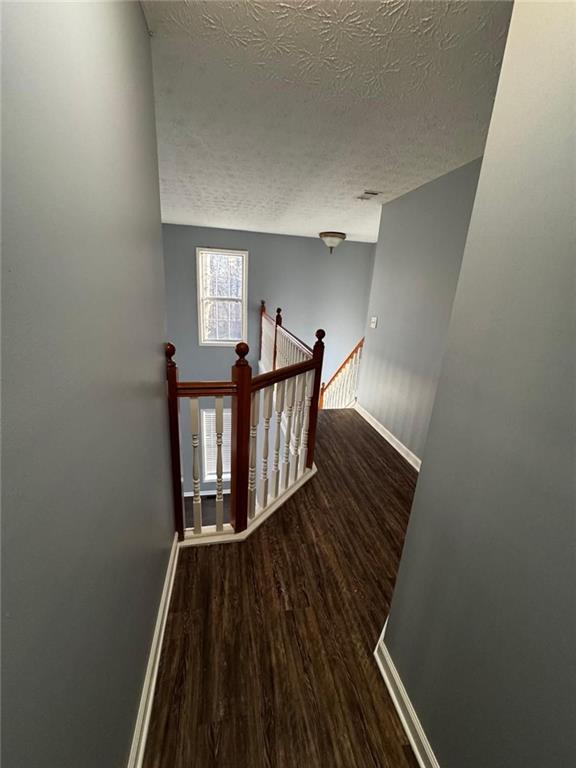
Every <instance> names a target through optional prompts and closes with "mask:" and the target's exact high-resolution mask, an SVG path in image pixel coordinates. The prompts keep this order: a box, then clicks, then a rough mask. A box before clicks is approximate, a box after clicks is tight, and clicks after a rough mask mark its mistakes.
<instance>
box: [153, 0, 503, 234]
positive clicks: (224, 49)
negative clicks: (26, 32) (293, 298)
mask: <svg viewBox="0 0 576 768" xmlns="http://www.w3.org/2000/svg"><path fill="white" fill-rule="evenodd" d="M144 9H145V13H146V18H147V21H148V25H149V28H150V31H151V33H152V36H153V39H152V51H153V62H154V83H155V96H156V120H157V130H158V144H159V162H160V179H161V195H162V216H163V220H164V221H165V222H170V223H178V224H196V225H202V226H209V227H224V228H228V229H231V228H235V229H244V230H254V231H260V232H277V233H281V234H298V235H312V236H314V235H316V234H317V233H318V232H319V231H320V230H322V229H339V230H343V231H345V232H347V233H348V237H349V238H350V239H353V240H364V241H375V240H376V238H377V235H378V221H379V213H380V208H379V204H380V203H382V202H386V201H388V200H392V199H393V198H395V197H398V196H399V195H402V194H404V193H406V192H409V191H411V190H413V189H415V188H416V187H419V186H420V185H422V184H424V183H426V182H428V181H430V180H432V179H434V178H437V177H439V176H441V175H442V174H444V173H447V172H448V171H450V170H453V169H454V168H457V167H458V166H461V165H463V164H464V163H467V162H469V161H470V160H473V159H474V158H476V157H478V156H480V155H481V154H482V152H483V148H484V141H485V137H486V132H487V128H488V123H489V120H490V114H491V111H492V104H493V100H494V95H495V92H496V85H497V81H498V75H499V71H500V64H501V59H502V55H503V50H504V45H505V41H506V34H507V30H508V22H509V18H510V12H511V4H510V3H507V2H476V1H474V2H460V1H459V0H452V1H451V2H437V1H436V0H435V1H434V2H420V1H419V0H418V1H414V0H388V1H385V2H381V1H377V0H361V1H360V2H350V1H348V0H331V1H327V0H324V1H320V0H286V1H282V2H281V1H280V0H276V1H270V0H269V1H268V2H261V1H260V0H236V2H223V1H221V0H209V1H207V2H204V1H200V0H193V1H189V2H145V3H144ZM365 189H374V190H378V191H380V192H382V195H380V196H379V197H378V198H377V199H375V200H371V201H361V200H357V199H356V197H357V196H358V195H360V194H361V193H362V192H363V191H364V190H365Z"/></svg>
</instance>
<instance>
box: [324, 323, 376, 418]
mask: <svg viewBox="0 0 576 768" xmlns="http://www.w3.org/2000/svg"><path fill="white" fill-rule="evenodd" d="M365 338H366V337H365V336H362V338H361V339H360V341H359V342H358V344H356V346H355V347H354V349H353V350H352V352H350V354H349V355H348V357H347V358H346V360H344V362H343V363H342V365H341V366H339V368H338V370H337V371H336V373H335V374H334V375H333V376H331V377H330V379H329V381H328V384H322V388H321V389H320V408H322V405H323V402H324V393H325V392H326V390H327V389H328V387H329V386H330V384H332V382H333V381H334V380H335V378H336V376H338V374H339V373H340V371H341V370H342V369H343V368H346V366H347V365H348V363H349V362H350V360H352V358H353V357H354V355H355V354H356V352H358V350H359V349H362V347H363V346H364V340H365Z"/></svg>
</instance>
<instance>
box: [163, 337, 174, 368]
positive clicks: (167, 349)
mask: <svg viewBox="0 0 576 768" xmlns="http://www.w3.org/2000/svg"><path fill="white" fill-rule="evenodd" d="M164 354H165V355H166V362H167V363H168V365H176V363H175V362H174V360H172V358H173V357H174V355H175V354H176V347H175V346H174V344H172V342H171V341H168V342H166V344H164Z"/></svg>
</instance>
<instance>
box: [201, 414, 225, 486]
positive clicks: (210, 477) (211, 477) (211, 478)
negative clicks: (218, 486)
mask: <svg viewBox="0 0 576 768" xmlns="http://www.w3.org/2000/svg"><path fill="white" fill-rule="evenodd" d="M208 417H209V418H211V419H214V424H216V422H215V419H216V409H215V408H201V409H200V433H201V444H202V482H204V483H215V482H216V480H217V477H216V470H214V472H208V467H207V466H206V465H207V459H208V457H207V451H206V438H207V437H208V435H207V434H206V420H207V418H208ZM223 418H224V423H226V419H227V418H228V419H230V441H232V409H231V408H224V413H223ZM214 439H216V432H215V431H214ZM230 450H232V449H231V448H230ZM222 459H224V455H223V456H222ZM222 463H224V462H222ZM230 463H232V456H231V455H230ZM230 479H231V474H230V472H222V481H223V482H229V481H230Z"/></svg>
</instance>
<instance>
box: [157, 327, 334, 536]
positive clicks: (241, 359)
mask: <svg viewBox="0 0 576 768" xmlns="http://www.w3.org/2000/svg"><path fill="white" fill-rule="evenodd" d="M325 335H326V334H325V332H324V331H323V330H322V329H320V330H318V331H316V343H315V344H314V348H313V350H311V351H312V357H311V359H310V360H306V361H305V362H303V363H296V364H295V365H289V366H286V367H284V368H278V369H277V370H274V371H270V372H269V373H263V374H261V375H260V376H254V377H253V376H252V368H251V366H250V364H249V363H248V361H247V360H246V357H247V355H248V352H249V351H250V350H249V347H248V344H245V343H244V342H240V343H239V344H237V345H236V354H237V355H238V359H237V360H236V363H235V364H234V365H233V366H232V377H231V378H232V380H231V381H178V366H177V365H176V363H175V362H174V359H173V358H174V355H175V354H176V347H175V346H174V344H172V343H170V342H168V343H167V344H166V345H165V354H166V379H167V395H168V424H169V430H170V453H171V459H172V495H173V501H174V524H175V529H176V532H177V534H178V540H179V541H182V540H183V539H184V529H185V523H184V491H183V487H182V461H181V455H180V424H179V407H178V398H179V397H206V396H216V397H218V396H223V395H228V396H230V397H231V398H232V435H231V443H232V456H231V468H230V473H231V488H230V510H231V515H230V520H231V523H232V527H233V528H234V532H235V533H240V532H241V531H244V530H246V527H247V525H248V470H249V456H250V406H251V399H252V393H253V392H257V391H258V390H260V389H263V388H264V387H268V386H270V385H272V384H275V383H277V382H279V381H284V380H285V379H290V378H292V377H294V376H297V375H299V374H302V373H306V372H308V371H312V370H313V371H314V385H313V390H312V401H311V403H310V411H309V421H308V450H307V454H306V466H307V467H308V468H311V467H312V465H313V463H314V448H315V445H316V429H317V424H318V409H319V400H320V386H321V380H322V361H323V359H324V341H323V339H324V337H325ZM308 349H309V348H308Z"/></svg>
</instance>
